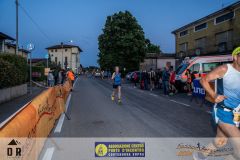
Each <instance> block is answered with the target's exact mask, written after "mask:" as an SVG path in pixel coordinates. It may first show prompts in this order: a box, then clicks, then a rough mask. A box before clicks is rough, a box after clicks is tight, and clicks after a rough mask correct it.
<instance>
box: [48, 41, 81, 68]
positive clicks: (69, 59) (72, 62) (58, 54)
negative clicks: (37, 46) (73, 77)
mask: <svg viewBox="0 0 240 160" xmlns="http://www.w3.org/2000/svg"><path fill="white" fill-rule="evenodd" d="M46 49H47V50H48V54H49V56H50V59H51V62H54V63H56V64H58V65H60V66H61V68H63V69H72V70H73V71H74V72H75V73H77V72H78V70H79V67H80V52H82V50H81V48H80V47H79V46H75V45H68V44H60V45H54V46H50V47H47V48H46Z"/></svg>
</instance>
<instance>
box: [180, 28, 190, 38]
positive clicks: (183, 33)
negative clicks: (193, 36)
mask: <svg viewBox="0 0 240 160" xmlns="http://www.w3.org/2000/svg"><path fill="white" fill-rule="evenodd" d="M187 34H188V30H185V31H182V32H180V33H179V36H180V37H183V36H186V35H187Z"/></svg>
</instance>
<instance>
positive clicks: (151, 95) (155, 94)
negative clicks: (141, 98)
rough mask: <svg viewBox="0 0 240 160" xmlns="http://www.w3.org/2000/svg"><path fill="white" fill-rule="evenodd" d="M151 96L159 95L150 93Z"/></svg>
mask: <svg viewBox="0 0 240 160" xmlns="http://www.w3.org/2000/svg"><path fill="white" fill-rule="evenodd" d="M149 95H151V96H154V97H158V95H156V94H153V93H149Z"/></svg>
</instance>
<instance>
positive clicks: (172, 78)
mask: <svg viewBox="0 0 240 160" xmlns="http://www.w3.org/2000/svg"><path fill="white" fill-rule="evenodd" d="M175 77H176V73H175V71H174V70H173V66H171V67H170V79H169V82H170V83H169V84H170V87H169V88H170V95H173V94H176V93H177V89H176V87H175Z"/></svg>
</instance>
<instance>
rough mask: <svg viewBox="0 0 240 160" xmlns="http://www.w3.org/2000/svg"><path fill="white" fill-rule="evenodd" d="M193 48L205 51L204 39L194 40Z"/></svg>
mask: <svg viewBox="0 0 240 160" xmlns="http://www.w3.org/2000/svg"><path fill="white" fill-rule="evenodd" d="M195 47H196V48H198V49H205V47H206V37H202V38H199V39H196V40H195Z"/></svg>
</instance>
